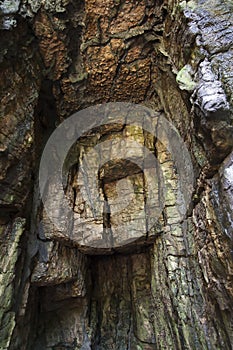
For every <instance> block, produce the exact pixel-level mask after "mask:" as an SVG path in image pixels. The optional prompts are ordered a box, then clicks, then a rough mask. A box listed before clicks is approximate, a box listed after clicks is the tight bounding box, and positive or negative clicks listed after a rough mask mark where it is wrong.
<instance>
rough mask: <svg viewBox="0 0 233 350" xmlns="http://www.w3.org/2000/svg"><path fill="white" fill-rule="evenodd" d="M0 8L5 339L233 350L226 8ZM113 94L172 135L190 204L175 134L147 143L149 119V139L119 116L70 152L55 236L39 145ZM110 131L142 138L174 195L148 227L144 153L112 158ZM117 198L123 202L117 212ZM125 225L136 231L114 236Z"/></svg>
mask: <svg viewBox="0 0 233 350" xmlns="http://www.w3.org/2000/svg"><path fill="white" fill-rule="evenodd" d="M0 11H1V25H2V28H3V29H2V34H3V35H2V36H1V50H0V58H1V65H2V69H1V76H2V79H1V87H2V89H1V120H0V123H1V131H0V156H1V165H0V166H1V174H0V185H1V191H0V206H1V211H0V225H1V227H0V254H1V260H0V280H1V295H0V325H1V326H0V348H1V349H4V350H6V349H11V350H13V349H15V350H16V349H25V350H29V349H37V350H42V349H47V350H51V349H53V350H55V349H56V350H58V349H82V350H85V349H86V350H87V349H99V350H102V349H104V350H106V349H122V350H123V349H124V350H125V349H147V350H151V349H193V348H195V349H222V348H224V349H230V348H231V344H232V343H233V341H232V326H231V325H232V299H233V291H232V284H231V279H232V271H233V269H232V260H231V259H232V258H231V244H232V222H233V218H232V177H233V174H232V144H233V142H232V140H233V137H232V128H233V126H232V91H233V90H232V63H231V62H232V56H233V54H232V41H233V37H232V5H231V3H230V1H225V2H224V4H223V3H222V2H221V1H218V0H216V1H214V2H213V1H212V0H210V1H207V2H205V3H202V2H200V3H199V2H198V1H195V2H194V1H188V2H180V1H175V0H174V1H159V2H155V1H136V2H135V1H134V2H132V1H124V2H123V1H107V2H105V3H104V4H103V3H102V2H101V1H97V0H86V2H85V4H84V3H83V2H81V1H80V2H77V1H75V2H74V1H69V0H67V1H32V0H30V1H18V2H17V1H16V2H13V1H3V2H2V4H1V5H0ZM115 101H118V102H122V101H126V102H133V103H142V104H143V105H144V106H148V107H150V108H152V109H153V110H154V111H155V115H156V116H164V117H166V118H167V119H169V120H171V121H172V123H173V124H174V125H175V126H176V128H177V129H178V130H179V133H180V135H181V137H182V138H183V140H184V141H185V143H186V145H187V147H188V149H189V151H190V154H191V157H192V163H193V171H194V175H195V183H194V191H193V196H192V201H191V203H190V205H189V207H188V211H187V212H186V214H185V216H183V215H181V205H180V202H179V201H177V198H179V193H181V189H180V187H179V183H178V182H179V181H178V180H179V178H178V176H177V169H176V164H175V161H174V157H172V154H171V152H169V151H168V141H169V140H161V137H160V138H159V139H158V138H157V137H155V136H153V135H154V129H156V128H155V125H152V127H151V133H146V132H143V131H142V128H132V127H131V126H130V127H129V126H127V123H126V122H125V121H123V122H122V123H118V124H117V125H114V128H115V129H114V130H113V129H111V128H110V129H109V128H108V127H106V128H105V129H104V128H102V129H101V128H98V129H95V130H92V133H91V135H84V136H83V137H82V138H81V139H80V140H79V141H78V142H77V143H76V144H75V145H74V146H73V147H72V148H71V150H70V153H69V155H68V157H67V162H66V164H65V165H66V167H65V169H64V174H65V179H66V183H65V186H64V187H65V192H66V195H67V198H68V199H69V201H70V204H71V206H72V208H73V214H72V215H73V218H72V220H73V221H71V222H72V223H73V222H76V223H77V225H78V226H79V229H78V232H77V231H75V232H74V231H72V225H70V226H67V230H66V231H59V230H58V229H57V228H56V227H54V226H53V224H52V223H51V221H50V219H49V215H48V213H47V212H46V210H45V208H43V205H42V202H41V198H40V194H39V189H38V168H39V160H40V156H41V153H42V151H43V148H44V145H45V143H46V141H47V139H48V138H49V136H50V135H51V133H52V131H53V130H54V129H55V128H56V126H58V125H59V124H60V123H61V122H62V120H64V119H65V118H67V117H69V116H70V115H71V114H72V113H73V112H76V111H78V110H81V109H83V108H85V107H89V106H93V105H95V104H97V103H106V102H115ZM152 131H153V132H152ZM118 138H121V139H122V138H123V139H124V138H128V139H132V140H134V141H137V142H138V143H139V144H141V145H143V146H146V147H147V148H148V149H149V150H151V151H152V152H153V153H154V154H155V155H156V159H157V161H158V163H159V165H160V169H161V172H162V174H163V178H164V181H165V184H166V188H167V191H166V194H165V198H163V201H162V202H163V203H162V204H163V206H162V212H161V214H160V215H159V218H158V220H157V221H156V225H152V228H151V230H145V227H146V228H147V227H148V225H149V226H150V222H151V221H152V220H153V218H154V216H155V215H157V214H156V208H154V207H149V208H148V207H145V199H146V198H147V196H148V193H149V189H148V186H147V185H148V184H147V183H146V181H145V168H143V166H142V165H141V162H142V163H143V162H144V160H145V154H141V153H140V152H141V151H140V149H139V148H138V154H137V159H136V158H134V159H133V160H132V159H131V160H130V161H129V160H128V161H126V160H125V158H126V156H125V155H124V157H120V158H119V159H118V158H117V151H116V150H114V148H113V146H114V145H115V143H116V140H117V139H118ZM103 141H106V142H107V147H105V149H104V152H102V151H101V152H100V153H101V154H104V155H106V154H108V153H109V154H110V155H112V156H113V160H111V161H106V162H104V161H103V162H102V163H103V164H102V166H101V167H100V168H99V169H97V170H98V171H97V180H98V181H97V183H98V188H97V189H98V192H99V196H100V198H101V200H102V202H101V208H100V210H99V216H98V217H95V215H94V214H93V211H92V210H91V209H90V207H89V206H88V200H90V198H91V199H92V200H94V201H95V200H96V192H95V191H94V190H93V187H92V186H91V185H90V183H93V182H94V180H96V179H93V174H94V172H92V171H93V169H94V170H95V171H96V166H95V165H96V162H97V158H98V156H99V155H98V152H97V154H96V153H94V154H93V155H92V156H91V157H90V160H91V161H90V163H89V164H84V163H85V162H84V161H85V156H86V155H87V154H88V152H89V151H90V150H91V149H93V146H96V145H101V144H102V147H103ZM161 141H162V142H161ZM105 145H106V144H105ZM127 150H128V149H127V147H125V152H126V153H127ZM180 151H181V150H180V149H176V153H179V152H180ZM114 152H115V153H114ZM96 157H97V158H96ZM106 159H107V158H106ZM136 160H137V161H136ZM81 168H82V169H83V171H84V173H85V172H88V173H89V175H88V176H89V177H88V176H84V175H83V176H80V169H81ZM149 169H150V168H149ZM86 180H88V181H87V182H89V183H86V182H85V181H86ZM126 183H127V184H130V186H129V187H126ZM148 183H150V181H149V182H148ZM50 189H51V191H53V190H54V194H55V193H56V186H54V187H50ZM160 190H161V188H160V187H159V184H158V186H157V188H155V190H154V191H153V196H154V197H155V198H156V199H158V207H160V201H161V196H160ZM85 191H86V192H88V191H89V192H90V193H89V195H90V198H89V197H88V196H87V195H86V197H85ZM119 193H120V195H121V197H125V199H126V200H127V201H128V202H130V205H128V206H127V207H126V208H124V209H123V210H122V211H121V212H120V214H119V213H117V214H114V205H115V204H114V205H113V203H116V198H117V195H119ZM87 197H88V198H89V199H88V200H87ZM104 201H105V202H104ZM103 203H105V204H104V205H105V207H104V205H103ZM54 205H55V206H56V207H57V208H58V211H59V208H60V207H59V198H58V200H57V201H56V200H54ZM121 205H122V202H121ZM145 209H146V210H145ZM139 212H142V213H144V215H143V216H139ZM58 214H59V213H58ZM139 218H140V220H139ZM125 222H127V223H128V222H130V223H132V229H131V230H130V229H129V230H128V231H124V234H121V232H119V231H117V230H118V227H119V223H120V224H121V223H125ZM135 223H136V224H135ZM133 229H135V231H133ZM127 232H128V234H129V236H127V235H125V233H127ZM77 233H78V236H77ZM130 235H133V240H131V238H132V237H130ZM77 237H78V238H77ZM80 237H81V241H80ZM135 238H136V239H135ZM103 239H104V241H105V242H106V241H107V242H108V243H109V246H107V247H104V249H99V246H98V243H101V242H103ZM119 239H120V240H121V244H119V241H118V240H119ZM93 240H94V242H95V244H94V243H93ZM122 241H123V242H124V246H123V248H122ZM101 244H102V243H101Z"/></svg>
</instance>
